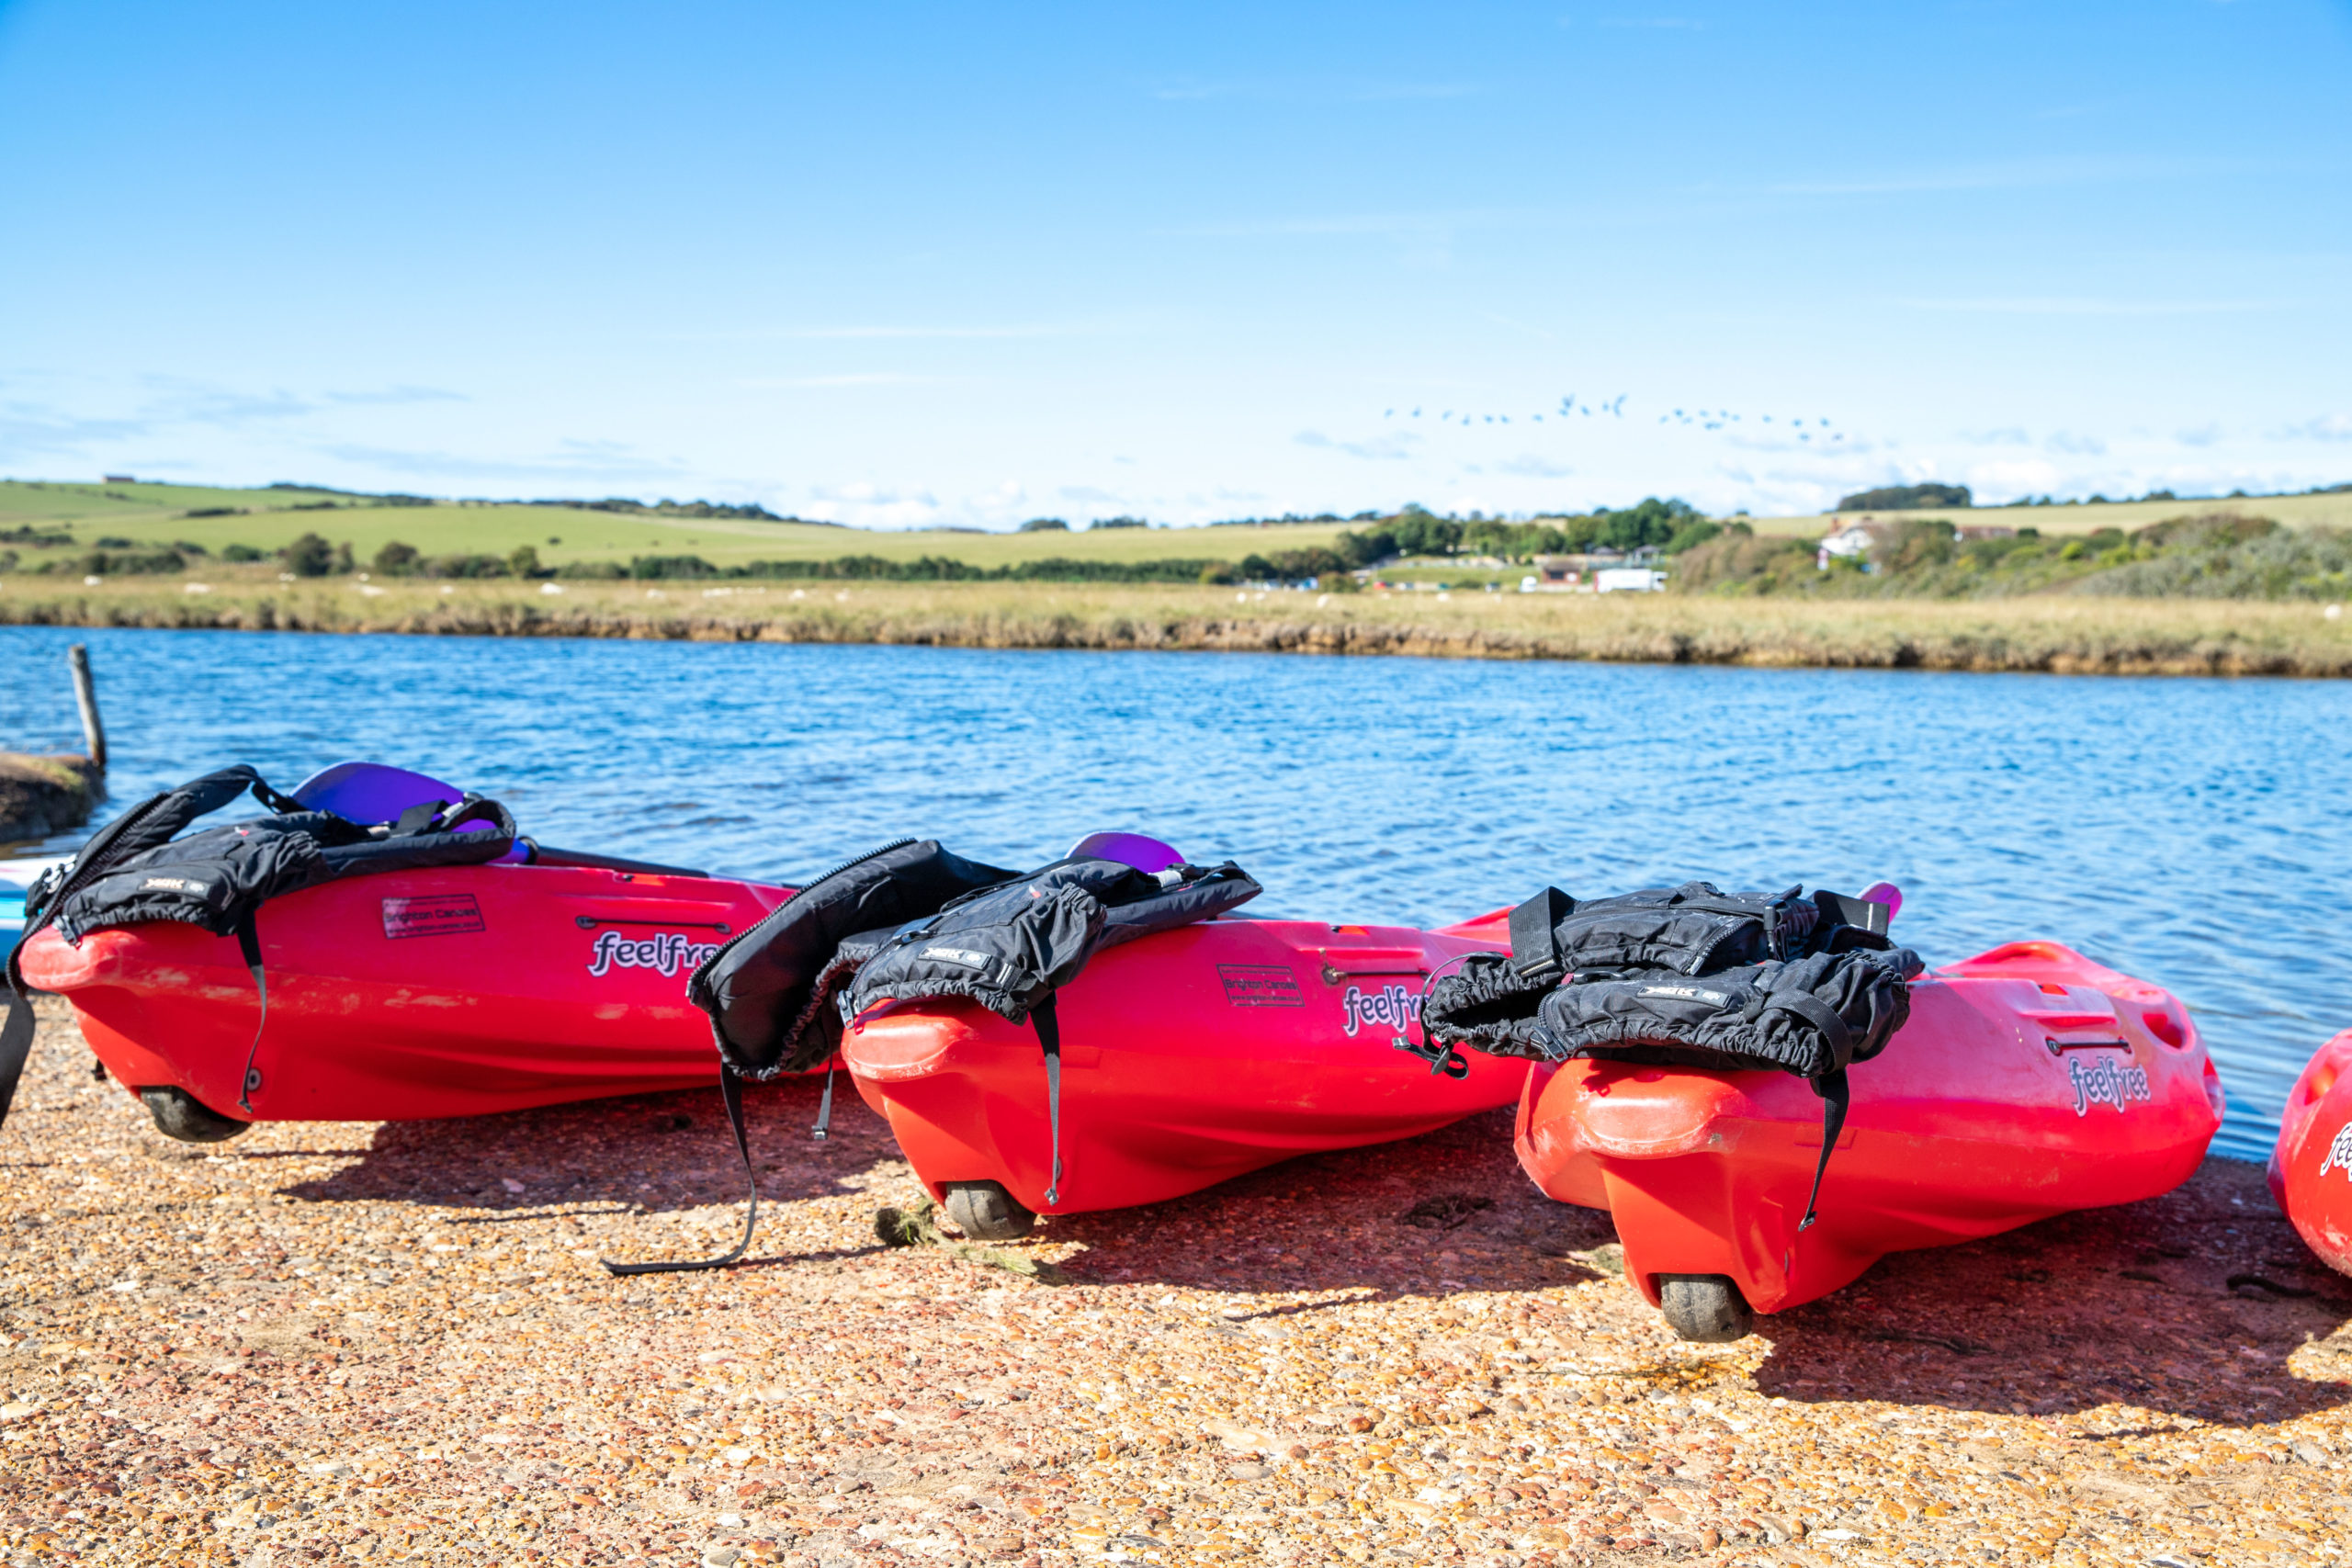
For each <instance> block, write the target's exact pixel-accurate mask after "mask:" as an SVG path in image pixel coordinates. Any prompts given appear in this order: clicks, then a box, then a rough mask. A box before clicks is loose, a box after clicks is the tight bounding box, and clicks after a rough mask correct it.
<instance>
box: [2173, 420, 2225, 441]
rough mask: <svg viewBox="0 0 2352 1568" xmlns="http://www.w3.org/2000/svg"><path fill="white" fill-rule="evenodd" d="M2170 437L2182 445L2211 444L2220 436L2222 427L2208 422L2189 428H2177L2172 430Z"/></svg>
mask: <svg viewBox="0 0 2352 1568" xmlns="http://www.w3.org/2000/svg"><path fill="white" fill-rule="evenodd" d="M2172 438H2173V439H2174V440H2175V441H2177V442H2179V443H2180V444H2181V445H2182V446H2211V445H2213V443H2215V442H2216V441H2219V440H2220V439H2221V438H2222V427H2221V426H2220V425H2219V424H2217V423H2205V424H2200V425H2198V426H2196V427H2195V428H2194V429H2190V430H2177V431H2175V432H2173V437H2172Z"/></svg>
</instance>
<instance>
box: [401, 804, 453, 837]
mask: <svg viewBox="0 0 2352 1568" xmlns="http://www.w3.org/2000/svg"><path fill="white" fill-rule="evenodd" d="M448 809H449V803H448V802H447V801H446V800H420V801H418V802H417V803H416V804H415V805H414V806H412V807H409V808H408V809H407V810H405V811H403V812H401V814H400V816H399V817H398V818H394V819H393V822H392V830H391V832H390V835H389V836H390V837H391V838H395V839H405V838H410V837H412V836H413V835H415V834H418V833H422V832H424V830H425V829H428V828H431V827H433V826H434V825H435V823H437V822H438V821H440V819H441V813H443V812H444V811H447V810H448Z"/></svg>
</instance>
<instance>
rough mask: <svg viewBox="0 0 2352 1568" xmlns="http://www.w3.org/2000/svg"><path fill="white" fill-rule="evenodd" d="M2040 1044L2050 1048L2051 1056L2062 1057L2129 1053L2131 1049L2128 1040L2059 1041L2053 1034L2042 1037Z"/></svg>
mask: <svg viewBox="0 0 2352 1568" xmlns="http://www.w3.org/2000/svg"><path fill="white" fill-rule="evenodd" d="M2041 1043H2043V1044H2044V1045H2047V1046H2049V1047H2050V1054H2051V1055H2053V1056H2063V1055H2065V1054H2066V1053H2067V1052H2069V1051H2129V1050H2131V1042H2130V1041H2129V1040H2061V1039H2059V1038H2058V1037H2057V1036H2056V1035H2054V1034H2045V1035H2043V1036H2042V1039H2041Z"/></svg>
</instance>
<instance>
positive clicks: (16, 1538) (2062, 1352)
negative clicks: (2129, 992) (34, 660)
mask: <svg viewBox="0 0 2352 1568" xmlns="http://www.w3.org/2000/svg"><path fill="white" fill-rule="evenodd" d="M40 1017H41V1021H42V1026H41V1030H40V1038H39V1040H38V1042H37V1043H36V1045H35V1048H34V1058H33V1064H32V1066H31V1067H30V1069H29V1070H28V1073H27V1076H26V1079H25V1082H24V1085H23V1086H22V1088H21V1089H20V1090H19V1092H18V1095H17V1106H16V1110H15V1111H14V1113H13V1114H12V1115H11V1117H10V1118H9V1121H8V1122H7V1125H6V1129H5V1131H0V1562H8V1563H11V1564H14V1563H36V1562H40V1563H45V1562H140V1563H163V1562H190V1563H206V1564H210V1563H220V1564H231V1563H234V1564H239V1565H242V1568H275V1565H289V1568H290V1565H295V1564H307V1563H314V1562H315V1563H335V1562H448V1563H513V1562H549V1563H554V1562H562V1563H571V1562H581V1563H636V1562H646V1563H663V1564H673V1563H675V1564H706V1565H708V1568H733V1565H738V1564H750V1563H766V1562H783V1563H792V1564H809V1565H811V1568H815V1565H819V1564H822V1565H828V1568H831V1565H835V1564H849V1563H856V1564H859V1565H861V1568H862V1565H865V1564H872V1563H893V1562H908V1563H927V1564H929V1563H936V1564H945V1565H954V1564H962V1563H1006V1564H1030V1565H1035V1568H1048V1565H1059V1564H1076V1563H1097V1562H1138V1563H1193V1562H1202V1563H1205V1562H1250V1563H1255V1562H1269V1563H1275V1564H1283V1565H1289V1564H1312V1563H1339V1562H1358V1563H1380V1564H1403V1563H1424V1562H1428V1563H1462V1564H1465V1565H1473V1564H1475V1565H1487V1568H1540V1565H1545V1564H1583V1563H1594V1562H1601V1563H1627V1564H1632V1563H1648V1562H1685V1563H1693V1564H1696V1563H1707V1564H1747V1563H1756V1564H1762V1563H1793V1564H1806V1565H1810V1568H1822V1565H1826V1564H1845V1563H1854V1564H1907V1563H1914V1562H1917V1563H1934V1564H1943V1563H2011V1562H2062V1563H2084V1562H2088V1563H2099V1564H2106V1563H2132V1564H2154V1565H2159V1568H2162V1565H2166V1564H2170V1565H2174V1568H2191V1565H2199V1564H2207V1563H2211V1564H2230V1563H2293V1564H2314V1563H2327V1562H2339V1561H2342V1560H2344V1559H2345V1558H2346V1556H2352V1548H2347V1544H2346V1543H2347V1541H2352V1413H2348V1412H2352V1323H2347V1319H2352V1280H2343V1279H2340V1278H2338V1277H2336V1276H2335V1275H2334V1274H2331V1273H2329V1272H2327V1271H2326V1270H2325V1269H2322V1268H2321V1267H2320V1266H2319V1265H2318V1264H2317V1263H2316V1262H2315V1261H2313V1260H2312V1259H2310V1258H2308V1256H2307V1255H2305V1254H2304V1253H2303V1252H2302V1251H2301V1247H2299V1245H2298V1244H2297V1242H2296V1240H2295V1237H2294V1235H2293V1233H2292V1232H2291V1231H2290V1229H2289V1228H2288V1227H2287V1225H2286V1224H2285V1223H2284V1222H2283V1221H2282V1220H2281V1219H2280V1218H2279V1216H2278V1213H2277V1211H2276V1210H2275V1209H2274V1208H2273V1207H2272V1205H2271V1203H2270V1201H2269V1199H2268V1196H2267V1193H2266V1192H2265V1190H2264V1188H2263V1182H2262V1178H2261V1173H2260V1171H2259V1170H2257V1169H2256V1168H2253V1167H2249V1166H2244V1165H2237V1164H2232V1163H2227V1162H2222V1161H2211V1162H2208V1164H2207V1165H2206V1166H2205V1168H2203V1170H2201V1171H2200V1172H2199V1175H2198V1176H2197V1177H2196V1178H2195V1179H2193V1180H2192V1181H2191V1182H2189V1183H2188V1185H2187V1186H2186V1187H2184V1188H2182V1189H2181V1190H2179V1191H2177V1192H2176V1193H2174V1194H2172V1195H2170V1196H2168V1197H2166V1198H2163V1199H2160V1200H2157V1201H2152V1202H2147V1203H2142V1204H2137V1205H2134V1206H2131V1207H2129V1208H2124V1209H2116V1210H2107V1211H2100V1212H2097V1213H2083V1214H2077V1215H2073V1216H2068V1217H2064V1218H2062V1219H2059V1220H2055V1221H2052V1222H2050V1223H2047V1224H2041V1225H2037V1226H2034V1227H2032V1228H2030V1229H2028V1230H2025V1231H2021V1232H2017V1233H2013V1234H2011V1235H2006V1236H1998V1237H1995V1238H1993V1239H1991V1240H1989V1241H1986V1242H1983V1243H1979V1244H1976V1245H1973V1246H1969V1247H1955V1248H1947V1249H1942V1250H1939V1251H1934V1252H1927V1253H1917V1254H1910V1255H1905V1256H1903V1257H1898V1258H1890V1259H1888V1260H1886V1261H1885V1262H1883V1263H1882V1264H1880V1265H1879V1266H1878V1267H1877V1268H1876V1269H1873V1270H1872V1271H1871V1273H1870V1274H1869V1275H1867V1276H1865V1277H1864V1278H1863V1279H1862V1280H1860V1282H1858V1283H1857V1284H1855V1285H1854V1286H1852V1287H1849V1289H1847V1290H1845V1291H1843V1292H1838V1294H1836V1295H1834V1296H1832V1297H1830V1298H1829V1299H1828V1300H1826V1301H1824V1302H1820V1303H1815V1304H1814V1305H1811V1306H1808V1307H1805V1308H1803V1309H1800V1310H1798V1311H1795V1312H1791V1313H1787V1314H1781V1315H1779V1316H1777V1317H1768V1318H1763V1319H1760V1320H1759V1324H1760V1325H1761V1331H1760V1332H1759V1333H1758V1335H1756V1336H1754V1337H1750V1338H1748V1339H1747V1340H1745V1341H1742V1342H1740V1343H1737V1344H1734V1345H1724V1346H1691V1345H1683V1344H1680V1343H1679V1342H1677V1341H1676V1340H1675V1339H1674V1338H1673V1337H1671V1335H1670V1334H1669V1333H1668V1331H1667V1329H1666V1328H1665V1326H1664V1325H1663V1324H1662V1323H1661V1322H1660V1321H1659V1319H1658V1317H1657V1314H1655V1313H1654V1312H1653V1311H1652V1310H1651V1309H1650V1308H1648V1307H1647V1306H1646V1305H1645V1303H1643V1302H1642V1300H1641V1298H1640V1296H1639V1295H1638V1294H1637V1293H1636V1292H1634V1290H1632V1289H1631V1288H1630V1287H1629V1286H1628V1285H1627V1284H1626V1283H1625V1282H1624V1280H1623V1279H1622V1278H1621V1277H1620V1274H1619V1265H1618V1261H1617V1253H1616V1249H1615V1248H1614V1247H1613V1244H1612V1241H1611V1229H1610V1224H1609V1220H1608V1218H1607V1216H1606V1215H1602V1214H1597V1213H1589V1212H1586V1211H1582V1210H1577V1209H1572V1208H1566V1207H1564V1206H1561V1205H1558V1204H1555V1203H1552V1202H1550V1201H1547V1200H1545V1199H1544V1198H1543V1197H1542V1196H1541V1195H1540V1194H1538V1193H1536V1192H1535V1191H1534V1190H1533V1189H1532V1187H1531V1186H1530V1185H1529V1184H1528V1182H1527V1180H1526V1179H1525V1178H1524V1177H1523V1176H1522V1175H1521V1173H1520V1171H1519V1169H1518V1167H1517V1165H1516V1163H1515V1161H1514V1160H1513V1158H1512V1155H1511V1149H1510V1122H1509V1116H1508V1113H1498V1114H1497V1115H1491V1116H1486V1117H1481V1118H1479V1119H1477V1120H1475V1121H1472V1122H1464V1123H1462V1124H1461V1125H1459V1126H1457V1127H1454V1128H1452V1129H1449V1130H1447V1131H1445V1132H1442V1133H1440V1134H1432V1135H1430V1136H1429V1137H1425V1138H1421V1139H1419V1140H1416V1141H1414V1142H1411V1143H1408V1144H1401V1145H1391V1146H1388V1147H1385V1148H1375V1149H1366V1150H1359V1151H1354V1152H1350V1153H1343V1154H1338V1155H1331V1156H1321V1157H1317V1158H1311V1159H1304V1160H1297V1161H1294V1162H1292V1163H1289V1164H1287V1165H1283V1166H1281V1167H1277V1168H1274V1169H1272V1170H1269V1171H1265V1172H1261V1173H1260V1174H1259V1175H1257V1176H1254V1177H1250V1178H1247V1179H1242V1180H1238V1181H1235V1182H1230V1183H1227V1185H1225V1186H1223V1187H1220V1188H1216V1189H1215V1190H1210V1191H1208V1192H1204V1193H1201V1194H1199V1195H1197V1196H1195V1197H1193V1198H1191V1199H1187V1200H1184V1201H1178V1202H1173V1203H1168V1204H1162V1205H1159V1206H1158V1207H1155V1208H1151V1209H1148V1210H1137V1211H1126V1212H1121V1213H1106V1214H1094V1215H1080V1216H1076V1217H1071V1218H1066V1219H1059V1220H1054V1221H1051V1222H1048V1223H1047V1224H1045V1225H1043V1226H1041V1227H1040V1229H1039V1231H1038V1233H1037V1235H1036V1237H1035V1239H1033V1240H1031V1241H1028V1242H1024V1243H1018V1244H1012V1245H1010V1246H1003V1247H990V1248H983V1247H969V1246H967V1247H953V1246H937V1245H925V1246H917V1247H885V1246H883V1245H881V1244H880V1243H879V1242H878V1241H877V1240H876V1233H875V1224H874V1221H875V1213H876V1209H877V1208H878V1207H880V1206H882V1205H885V1204H892V1205H899V1206H902V1207H907V1206H912V1205H915V1204H917V1203H919V1202H920V1201H921V1198H922V1194H921V1190H920V1189H919V1188H918V1187H917V1185H916V1183H915V1182H914V1180H913V1179H912V1176H911V1174H910V1171H909V1169H908V1168H907V1166H906V1164H905V1162H904V1161H903V1160H901V1159H900V1158H899V1156H898V1153H897V1150H896V1148H895V1146H894V1145H892V1143H891V1142H890V1139H889V1137H888V1133H887V1131H886V1130H885V1129H884V1128H883V1126H882V1124H881V1123H880V1122H878V1121H877V1120H876V1118H874V1117H873V1116H871V1115H869V1114H867V1113H866V1112H865V1110H864V1108H863V1107H862V1106H861V1105H859V1103H858V1102H857V1101H856V1100H854V1098H850V1099H848V1100H846V1102H845V1103H844V1104H842V1106H840V1107H839V1108H838V1111H837V1117H836V1122H835V1132H834V1134H833V1136H832V1138H831V1140H830V1141H829V1142H827V1143H824V1144H812V1143H811V1142H809V1139H808V1137H807V1135H806V1129H807V1127H808V1124H809V1122H810V1120H811V1114H812V1111H813V1109H814V1104H815V1098H816V1086H815V1085H813V1084H810V1083H805V1082H804V1083H795V1084H787V1085H783V1086H778V1087H775V1088H770V1089H756V1090H754V1092H753V1093H752V1096H751V1101H750V1103H751V1111H752V1126H753V1136H754V1140H755V1143H754V1150H755V1153H756V1155H757V1156H758V1157H759V1163H760V1165H761V1168H762V1170H761V1177H760V1180H761V1186H762V1191H763V1199H764V1201H763V1205H762V1214H761V1224H760V1232H759V1235H758V1237H757V1239H756V1241H755V1243H754V1245H753V1247H752V1259H753V1262H752V1264H751V1265H750V1266H747V1267H743V1268H741V1269H734V1270H731V1271H728V1272H725V1273H716V1274H695V1275H670V1276H649V1277H640V1278H634V1279H616V1278H614V1277H612V1276H609V1275H607V1274H606V1273H605V1271H604V1270H603V1269H601V1268H600V1267H599V1266H598V1264H597V1258H599V1256H612V1257H623V1258H650V1257H675V1258H687V1257H694V1256H698V1255H705V1254H708V1253H712V1252H717V1251H722V1250H724V1249H725V1248H726V1247H728V1246H730V1245H732V1240H733V1237H734V1235H736V1234H737V1232H738V1231H739V1230H740V1227H741V1203H740V1199H741V1193H740V1192H739V1191H738V1190H737V1184H738V1183H739V1181H740V1179H741V1173H740V1170H739V1168H737V1166H736V1164H735V1161H734V1156H733V1150H732V1147H731V1145H729V1142H728V1141H727V1136H726V1133H725V1130H724V1127H725V1124H724V1121H723V1118H722V1117H721V1115H720V1112H719V1107H718V1096H717V1095H716V1094H715V1093H713V1094H681V1095H671V1096H663V1097H658V1098H648V1099H635V1100H611V1101H605V1102H600V1103H596V1104H590V1105H580V1106H569V1107H560V1108H556V1109H552V1110H547V1111H533V1112H527V1113H523V1114H516V1115H511V1116H502V1117H494V1118H483V1119H479V1120H473V1121H454V1122H426V1123H406V1124H397V1123H386V1124H381V1125H377V1124H355V1123H279V1124H267V1125H263V1126H259V1127H256V1128H254V1130H253V1131H252V1132H250V1133H248V1134H245V1135H244V1136H243V1137H241V1138H239V1139H237V1140H236V1141H234V1142H232V1143H229V1144H225V1145H213V1146H209V1147H204V1146H191V1145H178V1144H174V1143H171V1142H169V1141H168V1140H166V1139H164V1138H163V1137H161V1136H160V1135H159V1134H156V1133H155V1132H154V1131H153V1129H152V1127H151V1126H150V1124H149V1122H148V1120H147V1117H146V1114H145V1112H144V1111H142V1110H141V1108H140V1106H139V1105H138V1104H137V1102H136V1101H135V1100H131V1099H130V1097H129V1096H127V1095H126V1094H125V1093H124V1092H123V1090H122V1089H121V1088H120V1087H119V1086H118V1085H114V1084H110V1083H101V1082H98V1081H96V1080H95V1079H94V1077H93V1076H92V1072H91V1058H90V1056H89V1055H88V1053H87V1051H86V1050H85V1048H84V1047H83V1045H82V1044H81V1042H80V1040H79V1038H78V1036H77V1034H76V1032H75V1031H74V1026H73V1024H72V1022H71V1021H70V1018H69V1017H68V1015H67V1013H66V1010H65V1009H64V1007H63V1005H62V1003H60V1002H58V1001H56V1000H54V999H52V998H43V999H42V1000H41V1001H40ZM1073 1175H1074V1178H1075V1179H1078V1180H1080V1181H1082V1180H1083V1173H1082V1172H1078V1173H1073ZM1834 1186H1835V1177H1834V1172H1833V1176H1832V1188H1833V1191H1834ZM951 1239H952V1238H951Z"/></svg>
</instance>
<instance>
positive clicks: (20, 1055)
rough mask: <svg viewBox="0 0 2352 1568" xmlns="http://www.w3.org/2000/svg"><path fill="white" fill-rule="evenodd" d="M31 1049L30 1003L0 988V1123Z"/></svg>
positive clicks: (30, 999) (15, 1096) (12, 991)
mask: <svg viewBox="0 0 2352 1568" xmlns="http://www.w3.org/2000/svg"><path fill="white" fill-rule="evenodd" d="M32 1049H33V1003H32V998H30V997H25V996H19V995H18V994H17V992H16V991H15V990H14V989H0V1122H6V1121H7V1120H8V1106H9V1104H10V1103H11V1102H12V1101H13V1100H15V1099H16V1098H17V1079H18V1078H20V1077H23V1076H24V1072H25V1058H26V1057H28V1056H29V1055H32Z"/></svg>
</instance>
